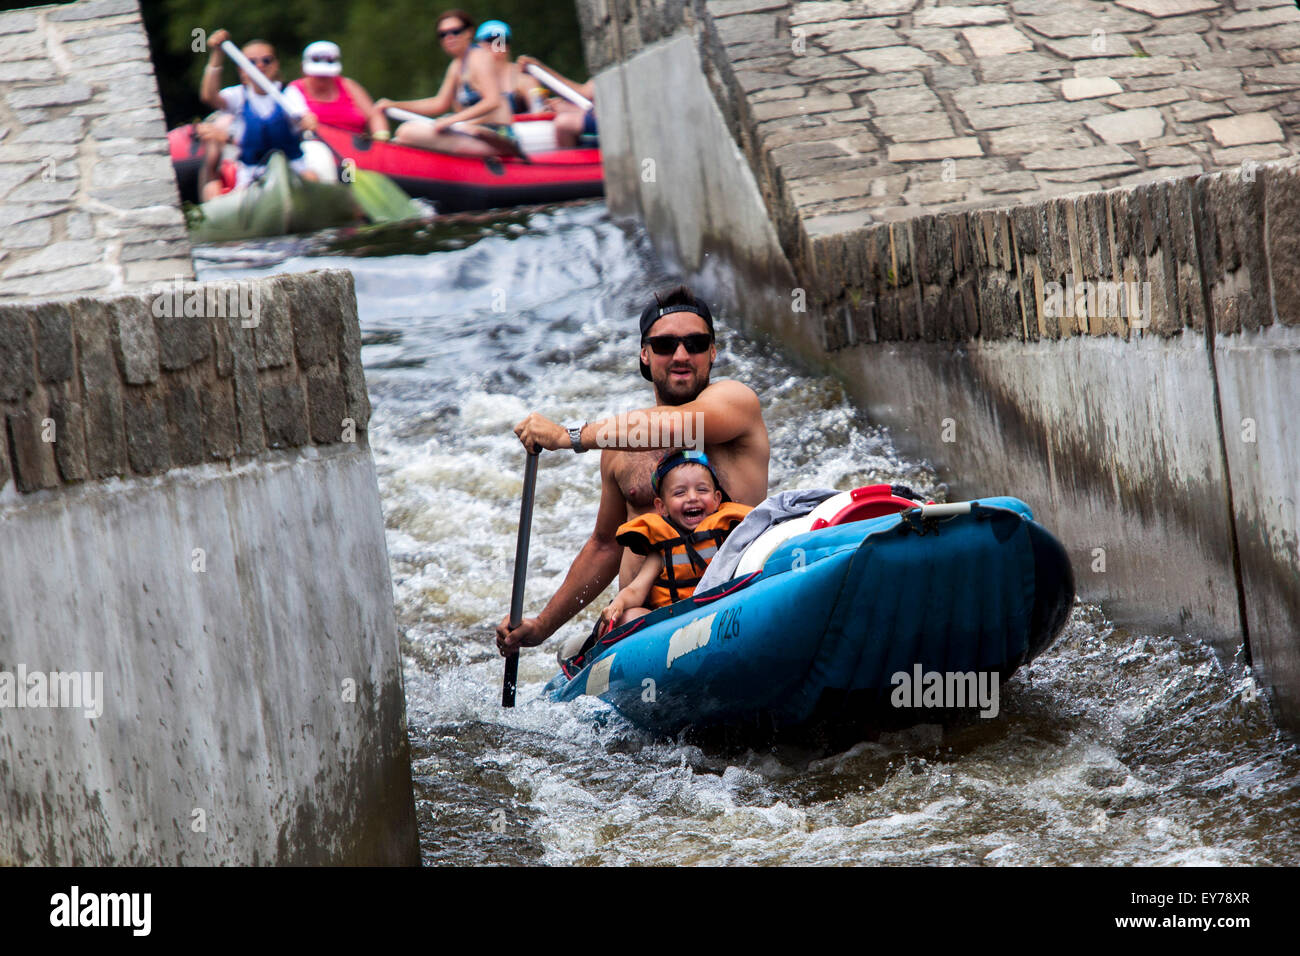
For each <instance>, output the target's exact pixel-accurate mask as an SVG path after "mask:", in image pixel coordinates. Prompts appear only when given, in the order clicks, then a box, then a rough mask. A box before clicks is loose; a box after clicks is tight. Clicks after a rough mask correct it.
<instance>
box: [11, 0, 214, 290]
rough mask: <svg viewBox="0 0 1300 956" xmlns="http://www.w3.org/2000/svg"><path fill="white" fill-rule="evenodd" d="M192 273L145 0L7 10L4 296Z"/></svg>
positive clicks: (135, 284)
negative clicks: (142, 16) (143, 18)
mask: <svg viewBox="0 0 1300 956" xmlns="http://www.w3.org/2000/svg"><path fill="white" fill-rule="evenodd" d="M193 275H194V272H193V266H192V264H191V261H190V243H189V239H188V238H187V235H186V231H185V221H184V219H183V217H182V215H181V212H180V200H179V195H178V193H177V189H176V177H175V175H174V173H173V172H172V165H171V160H170V158H169V157H168V153H167V141H166V129H165V127H164V124H163V117H162V106H161V102H160V100H159V97H158V85H157V83H156V81H155V80H154V74H153V65H152V63H151V62H150V59H149V44H148V40H147V38H146V36H145V31H144V25H143V23H142V22H141V19H140V7H139V3H138V0H81V2H77V3H69V4H64V5H61V6H47V7H30V8H27V9H25V10H13V11H7V12H4V13H0V302H2V301H6V300H13V299H19V298H22V297H28V296H57V295H69V294H77V293H91V292H116V291H124V290H128V289H133V288H140V287H142V286H146V285H149V284H151V283H154V282H156V281H159V280H167V279H172V278H174V277H182V278H192V277H193Z"/></svg>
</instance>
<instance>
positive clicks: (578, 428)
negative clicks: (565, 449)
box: [568, 422, 587, 452]
mask: <svg viewBox="0 0 1300 956" xmlns="http://www.w3.org/2000/svg"><path fill="white" fill-rule="evenodd" d="M583 424H586V423H585V422H584V423H583ZM582 428H583V426H582V425H570V426H569V427H568V432H569V444H570V445H572V446H573V450H574V451H575V452H584V451H586V450H587V449H585V448H583V447H582Z"/></svg>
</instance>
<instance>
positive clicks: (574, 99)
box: [524, 63, 595, 110]
mask: <svg viewBox="0 0 1300 956" xmlns="http://www.w3.org/2000/svg"><path fill="white" fill-rule="evenodd" d="M524 69H525V70H527V71H528V72H529V73H531V74H532V75H533V76H535V77H536V78H537V79H539V80H541V81H542V82H543V83H545V84H546V85H547V86H548V87H550V88H551V89H553V90H554V91H555V92H556V93H559V94H560V95H561V96H563V97H564V98H565V99H566V100H568V101H569V102H570V103H572V104H573V105H574V106H580V107H582V108H583V109H584V110H589V109H591V108H592V107H593V106H595V104H594V103H592V102H591V100H589V99H587V98H586V97H585V96H583V95H582V94H581V93H579V92H578V91H577V90H575V89H574V88H573V87H571V86H570V85H569V84H568V83H565V82H564V81H563V80H562V79H560V78H559V77H558V76H554V75H553V74H551V73H548V72H546V70H544V69H542V68H541V67H540V66H538V65H537V64H536V63H529V64H528V65H527V66H526V67H524Z"/></svg>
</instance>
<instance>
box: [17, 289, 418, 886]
mask: <svg viewBox="0 0 1300 956" xmlns="http://www.w3.org/2000/svg"><path fill="white" fill-rule="evenodd" d="M196 290H197V291H196ZM360 347H361V343H360V328H359V325H358V322H357V315H356V299H355V295H354V290H353V286H352V277H351V274H350V273H348V272H344V271H331V272H313V273H305V274H300V275H294V276H280V277H274V278H269V279H259V280H255V281H253V282H251V283H227V284H208V285H193V284H186V285H184V286H175V287H170V288H165V289H162V290H160V291H157V292H151V293H138V294H125V295H119V296H115V297H96V298H74V299H63V300H49V301H29V302H22V303H11V304H0V431H2V432H3V438H4V441H0V568H2V569H3V572H2V573H0V864H6V863H10V864H18V863H40V864H61V865H66V864H74V865H75V864H259V863H260V864H316V863H334V864H338V863H355V864H416V863H418V861H419V855H418V843H417V834H416V823H415V811H414V802H413V797H412V791H411V777H410V756H409V748H408V743H407V737H406V727H405V699H404V695H403V687H402V669H401V667H402V665H401V656H400V652H399V647H398V638H397V632H396V627H395V623H394V618H393V601H392V590H391V584H390V579H389V573H388V561H387V554H386V550H385V546H384V529H383V520H382V516H381V513H380V505H379V495H378V487H377V483H376V479H375V473H374V465H373V462H372V459H371V457H370V452H369V448H368V445H367V443H366V428H367V423H368V418H369V402H368V399H367V396H366V390H365V382H364V378H363V375H362V370H361V364H360ZM56 673H57V674H61V675H63V676H62V677H57V676H56V677H52V676H50V675H52V674H56ZM74 674H75V675H78V676H76V677H74V676H72V675H74Z"/></svg>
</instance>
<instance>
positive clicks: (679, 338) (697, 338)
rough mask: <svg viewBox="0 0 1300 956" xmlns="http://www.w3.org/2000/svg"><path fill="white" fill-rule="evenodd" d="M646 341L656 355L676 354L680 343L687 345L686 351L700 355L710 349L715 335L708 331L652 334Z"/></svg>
mask: <svg viewBox="0 0 1300 956" xmlns="http://www.w3.org/2000/svg"><path fill="white" fill-rule="evenodd" d="M645 341H646V344H647V345H649V346H650V350H651V351H652V352H654V353H655V355H675V354H676V353H677V346H679V345H684V346H686V351H687V352H689V353H690V354H691V355H699V354H700V353H701V352H707V351H708V350H709V346H710V345H712V344H713V336H711V335H709V333H708V332H693V333H692V334H690V335H652V336H650V337H649V338H647V339H646V340H645Z"/></svg>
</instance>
